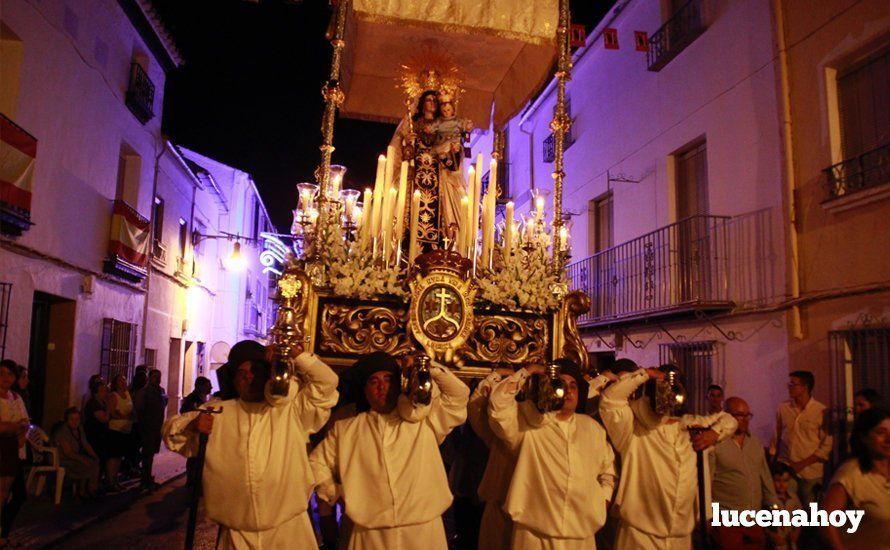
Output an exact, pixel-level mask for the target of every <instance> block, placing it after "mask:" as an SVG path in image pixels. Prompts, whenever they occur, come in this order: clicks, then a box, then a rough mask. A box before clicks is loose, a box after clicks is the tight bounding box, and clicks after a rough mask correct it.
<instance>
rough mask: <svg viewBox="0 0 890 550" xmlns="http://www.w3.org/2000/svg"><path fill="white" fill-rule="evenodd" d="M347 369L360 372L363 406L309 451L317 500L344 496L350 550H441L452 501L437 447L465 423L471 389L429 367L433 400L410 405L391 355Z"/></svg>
mask: <svg viewBox="0 0 890 550" xmlns="http://www.w3.org/2000/svg"><path fill="white" fill-rule="evenodd" d="M352 368H353V369H359V370H360V373H363V375H362V376H360V377H359V378H360V379H364V380H366V381H365V382H364V384H363V386H364V399H366V400H367V402H366V403H359V404H358V405H359V406H358V408H359V409H360V410H361V409H364V411H363V412H360V413H359V414H358V415H357V416H354V417H352V418H347V419H344V420H340V421H338V422H336V423H335V424H334V426H333V427H332V428H331V430H330V432H328V435H327V436H326V437H325V439H324V440H323V441H322V442H321V443H320V444H319V445H318V446H317V447H316V448H315V449H314V450H313V451H312V454H311V456H310V462H311V464H312V469H313V471H314V472H315V478H316V481H317V484H318V487H317V489H316V491H317V494H318V496H319V497H321V498H322V499H323V500H324V501H326V502H328V503H329V504H334V503H335V502H337V500H338V499H339V498H343V501H344V503H345V512H346V515H347V516H349V519H351V520H352V522H353V524H354V525H353V528H352V531H351V533H350V537H349V544H348V548H349V549H350V550H353V549H355V550H369V549H370V550H396V549H398V550H411V549H417V550H439V549H441V550H445V549H446V548H447V547H448V545H447V541H446V538H445V529H444V527H443V524H442V514H443V513H444V512H445V510H447V509H448V507H449V506H450V505H451V500H452V496H451V491H450V490H449V488H448V480H447V478H446V476H445V466H444V465H443V463H442V457H441V455H440V454H439V444H441V443H442V441H443V440H444V439H445V436H447V435H448V433H449V432H450V431H451V430H452V429H454V428H455V427H457V426H460V425H461V424H463V423H464V421H465V420H466V418H467V401H468V399H469V395H470V389H469V388H468V387H467V386H466V384H464V383H463V382H461V381H460V380H459V379H458V378H457V377H456V376H455V375H454V374H452V373H451V371H450V370H449V369H447V368H445V367H442V366H441V365H438V364H436V363H433V365H432V367H431V368H430V374H431V377H432V379H433V395H432V399H431V402H430V404H429V405H419V404H417V405H415V404H413V403H412V402H411V400H410V399H409V398H408V397H407V396H405V395H402V394H401V393H400V392H399V387H400V385H399V367H398V365H397V363H396V361H395V359H394V358H393V357H391V356H389V355H387V354H385V353H379V352H378V353H373V354H370V355H367V356H365V357H363V358H362V359H360V360H359V361H357V362H356V364H355V365H354V366H353V367H352ZM367 409H370V410H367Z"/></svg>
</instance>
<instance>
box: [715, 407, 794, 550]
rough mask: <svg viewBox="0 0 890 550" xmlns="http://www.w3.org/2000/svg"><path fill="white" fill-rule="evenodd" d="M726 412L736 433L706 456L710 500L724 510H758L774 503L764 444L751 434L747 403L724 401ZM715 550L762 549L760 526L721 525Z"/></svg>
mask: <svg viewBox="0 0 890 550" xmlns="http://www.w3.org/2000/svg"><path fill="white" fill-rule="evenodd" d="M726 412H728V413H729V414H730V415H731V416H732V417H733V418H735V419H736V422H738V424H739V425H738V428H736V430H735V434H734V435H733V436H732V437H731V438H729V439H727V440H725V441H722V442H720V443H718V444H717V445H716V446H715V447H714V452H713V453H708V460H710V466H711V500H712V501H713V502H717V503H719V504H720V508H721V509H723V510H740V511H741V510H760V509H762V508H769V507H771V506H773V505H774V504H777V501H776V493H775V489H774V487H773V477H772V474H771V473H770V470H769V465H768V464H767V462H766V455H765V454H764V452H763V444H762V443H761V442H760V440H759V439H757V436H755V435H751V432H750V431H749V424H750V423H751V417H752V416H754V415H753V414H751V411H750V409H749V408H748V403H746V402H745V400H744V399H742V398H740V397H730V398H729V399H727V400H726ZM714 535H715V537H714V538H715V542H716V543H717V547H718V548H727V549H734V548H765V547H766V534H765V533H764V530H763V528H762V527H759V526H757V525H754V526H753V527H744V526H731V527H730V526H721V527H717V528H715V530H714Z"/></svg>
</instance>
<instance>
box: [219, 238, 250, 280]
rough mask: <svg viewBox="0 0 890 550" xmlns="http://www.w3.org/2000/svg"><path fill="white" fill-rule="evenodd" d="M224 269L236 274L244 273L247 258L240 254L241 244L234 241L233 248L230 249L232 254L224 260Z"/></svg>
mask: <svg viewBox="0 0 890 550" xmlns="http://www.w3.org/2000/svg"><path fill="white" fill-rule="evenodd" d="M224 263H225V266H226V269H227V270H229V271H234V272H236V273H240V272H241V271H244V269H245V268H246V267H247V258H245V257H244V255H243V254H241V243H240V242H238V241H235V246H233V247H232V254H231V255H229V257H228V258H226V259H225V262H224Z"/></svg>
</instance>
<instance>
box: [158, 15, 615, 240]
mask: <svg viewBox="0 0 890 550" xmlns="http://www.w3.org/2000/svg"><path fill="white" fill-rule="evenodd" d="M517 1H522V0H517ZM613 3H614V2H613V1H612V0H578V1H572V9H573V21H574V22H575V23H584V24H585V26H587V28H588V31H589V30H590V29H591V28H592V27H593V26H594V25H595V24H596V23H597V22H598V21H599V19H600V18H601V17H602V15H603V14H604V13H606V12H607V11H608V8H609V7H610V6H611V5H612V4H613ZM155 5H156V7H157V8H158V10H159V12H160V14H161V17H162V19H163V20H164V23H165V24H166V26H167V27H168V29H169V30H170V32H171V33H172V34H173V38H174V40H175V41H176V44H177V46H178V47H179V49H180V51H181V52H182V54H183V57H184V58H185V64H184V66H183V67H181V68H180V69H178V70H176V71H175V72H173V73H172V74H170V75H168V77H167V87H166V90H165V104H164V121H163V124H164V132H165V133H166V134H167V135H168V136H169V137H170V139H172V140H173V141H174V142H175V143H177V144H179V145H182V146H184V147H187V148H190V149H193V150H195V151H198V152H199V153H202V154H204V155H207V156H209V157H211V158H214V159H216V160H219V161H220V162H223V163H226V164H229V165H231V166H234V167H236V168H239V169H241V170H244V171H246V172H249V173H250V174H252V175H253V177H254V179H255V180H256V183H257V186H258V187H259V188H260V193H261V194H262V196H263V201H264V202H265V204H266V207H267V209H268V210H269V215H270V216H271V217H272V222H273V223H274V224H275V225H276V226H277V228H278V229H279V230H287V229H288V228H289V227H290V223H291V213H290V210H291V208H293V206H294V204H295V203H296V184H297V183H299V182H301V181H312V180H313V177H312V174H313V171H314V170H315V167H316V166H317V165H318V163H319V160H320V158H321V157H320V152H319V150H318V146H319V145H320V144H321V131H320V126H321V114H322V111H323V108H324V106H323V102H322V98H321V93H320V90H321V85H322V84H323V82H324V81H325V80H326V79H327V76H328V71H329V63H330V57H331V47H330V43H329V42H328V41H327V40H326V39H325V36H324V34H325V31H326V29H327V25H328V22H329V20H330V15H331V11H330V8H329V7H328V5H327V2H325V1H322V0H306V1H305V2H293V1H287V0H265V1H261V2H259V3H254V2H249V1H246V0H188V1H183V0H155ZM347 47H349V46H348V45H347ZM394 129H395V127H394V126H393V125H389V124H380V123H372V122H365V121H358V120H349V119H343V118H341V119H338V121H337V124H336V126H335V129H334V145H335V146H336V148H337V150H336V151H335V152H334V163H339V164H344V165H346V166H347V167H348V168H349V172H348V173H347V176H346V186H347V187H355V188H359V187H360V186H361V185H363V184H367V182H370V181H372V180H373V177H374V170H375V164H376V163H375V159H376V156H377V155H378V154H379V153H381V152H383V151H385V149H386V145H387V144H388V143H389V140H390V138H391V137H392V133H393V131H394Z"/></svg>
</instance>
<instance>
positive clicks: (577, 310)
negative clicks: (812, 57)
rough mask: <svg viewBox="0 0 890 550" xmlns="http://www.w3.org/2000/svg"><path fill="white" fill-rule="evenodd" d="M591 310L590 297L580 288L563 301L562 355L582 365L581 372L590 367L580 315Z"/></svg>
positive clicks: (566, 296) (567, 295)
mask: <svg viewBox="0 0 890 550" xmlns="http://www.w3.org/2000/svg"><path fill="white" fill-rule="evenodd" d="M588 311H590V297H589V296H588V295H587V294H585V293H584V292H582V291H580V290H573V291H572V292H569V293H568V294H566V295H565V299H564V300H563V302H562V312H561V315H560V316H561V317H562V319H563V327H562V330H563V345H562V355H563V357H566V358H568V359H571V360H572V361H574V362H575V363H576V364H577V365H578V366H580V367H581V372H587V370H588V369H589V368H590V358H589V357H588V356H587V347H586V346H585V345H584V341H583V340H582V339H581V333H580V332H578V316H579V315H583V314H585V313H587V312H588Z"/></svg>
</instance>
